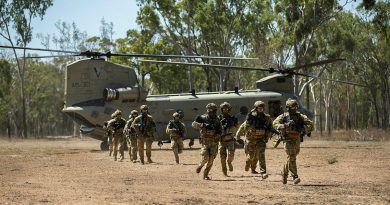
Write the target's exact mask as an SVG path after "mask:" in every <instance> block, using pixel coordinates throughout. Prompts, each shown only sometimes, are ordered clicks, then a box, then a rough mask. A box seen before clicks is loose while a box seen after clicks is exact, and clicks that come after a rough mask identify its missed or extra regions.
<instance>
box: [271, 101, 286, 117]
mask: <svg viewBox="0 0 390 205" xmlns="http://www.w3.org/2000/svg"><path fill="white" fill-rule="evenodd" d="M268 108H269V114H270V115H271V117H272V118H276V117H277V116H279V115H280V114H282V113H283V108H282V102H281V101H280V100H275V101H269V102H268Z"/></svg>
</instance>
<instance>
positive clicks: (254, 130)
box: [237, 101, 272, 179]
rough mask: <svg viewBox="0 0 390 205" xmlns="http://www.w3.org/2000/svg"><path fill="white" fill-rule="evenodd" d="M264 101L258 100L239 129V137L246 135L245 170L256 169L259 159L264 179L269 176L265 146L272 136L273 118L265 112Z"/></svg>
mask: <svg viewBox="0 0 390 205" xmlns="http://www.w3.org/2000/svg"><path fill="white" fill-rule="evenodd" d="M264 105H265V104H264V102H263V101H256V102H255V104H254V106H253V107H254V108H253V109H252V110H251V112H250V113H248V116H247V119H246V120H245V122H244V123H243V124H242V125H241V126H240V128H239V130H238V131H237V139H240V136H242V135H245V153H246V157H247V158H246V163H245V171H249V168H251V172H252V174H258V172H257V171H256V165H257V161H259V165H260V174H261V177H262V178H263V179H266V178H268V174H267V167H266V162H265V148H266V144H267V142H268V139H269V138H270V137H271V136H272V131H271V129H272V119H271V117H270V116H269V115H268V114H265V113H264Z"/></svg>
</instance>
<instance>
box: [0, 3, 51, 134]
mask: <svg viewBox="0 0 390 205" xmlns="http://www.w3.org/2000/svg"><path fill="white" fill-rule="evenodd" d="M51 5H52V0H31V1H24V0H14V1H8V0H1V1H0V36H2V37H3V38H4V39H5V40H6V41H8V42H9V43H10V44H11V46H14V45H18V46H22V47H26V46H27V44H28V43H30V42H31V39H32V30H33V27H32V26H31V20H32V19H33V18H36V17H39V18H41V19H42V18H43V16H44V14H45V12H46V10H47V9H48V8H49V7H50V6H51ZM12 29H13V30H14V32H15V36H13V34H12V31H11V30H12ZM15 40H16V42H15ZM14 56H15V59H16V64H17V71H18V76H19V79H20V84H21V86H20V90H21V92H20V93H21V96H20V97H21V102H22V119H23V128H22V129H23V133H22V135H23V137H25V138H26V137H27V133H28V132H27V131H28V130H27V116H26V109H27V105H26V99H25V72H26V63H25V61H22V60H20V59H19V58H18V56H17V53H16V50H15V49H14ZM25 56H26V51H25V50H24V52H23V57H25Z"/></svg>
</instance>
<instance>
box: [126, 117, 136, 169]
mask: <svg viewBox="0 0 390 205" xmlns="http://www.w3.org/2000/svg"><path fill="white" fill-rule="evenodd" d="M137 116H138V112H137V110H133V111H131V113H130V116H129V120H128V121H127V123H126V127H125V133H126V138H127V142H128V144H129V146H128V147H129V157H130V161H132V162H134V163H135V162H136V161H137V135H136V133H135V130H134V128H132V127H131V124H132V123H133V121H134V119H135V118H136V117H137Z"/></svg>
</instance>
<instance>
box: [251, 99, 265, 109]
mask: <svg viewBox="0 0 390 205" xmlns="http://www.w3.org/2000/svg"><path fill="white" fill-rule="evenodd" d="M264 106H265V103H264V102H263V101H261V100H259V101H256V102H255V104H253V107H255V108H257V107H264Z"/></svg>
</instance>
